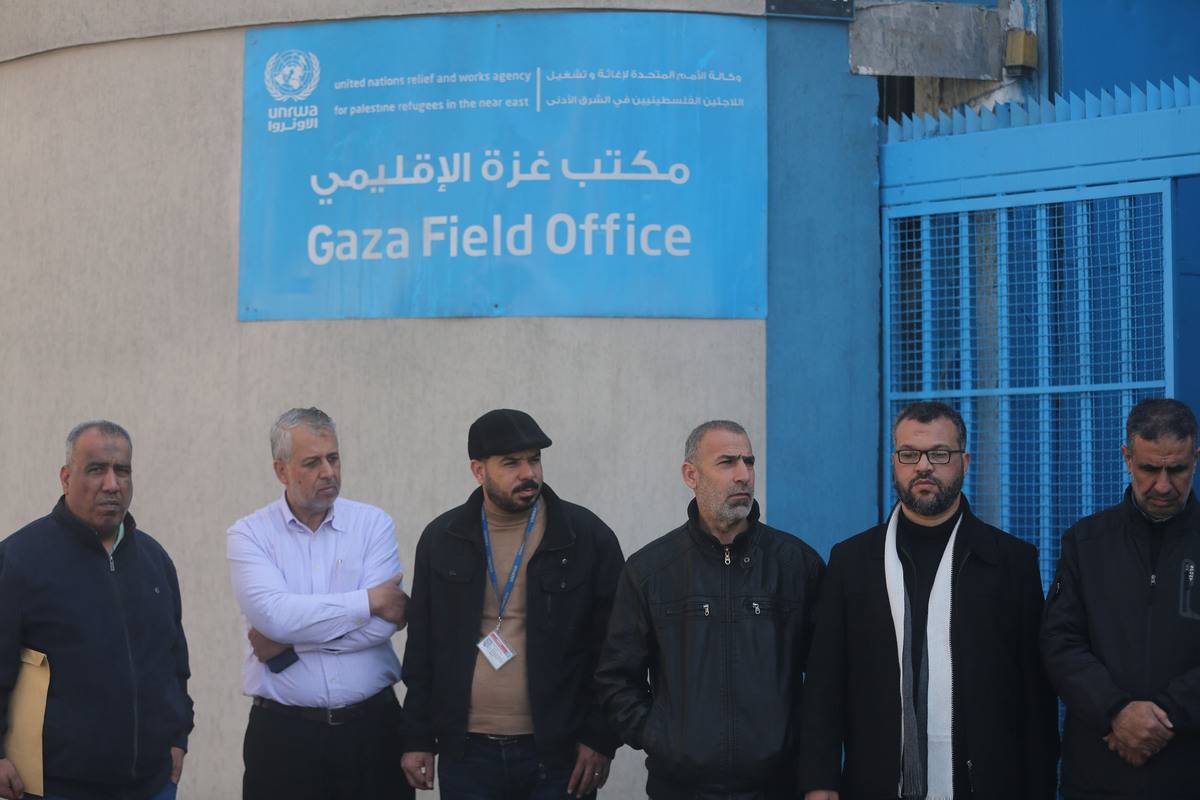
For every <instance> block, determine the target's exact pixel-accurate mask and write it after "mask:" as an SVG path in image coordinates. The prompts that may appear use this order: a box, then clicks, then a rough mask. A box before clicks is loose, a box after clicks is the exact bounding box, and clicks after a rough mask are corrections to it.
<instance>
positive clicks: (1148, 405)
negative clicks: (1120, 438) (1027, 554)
mask: <svg viewBox="0 0 1200 800" xmlns="http://www.w3.org/2000/svg"><path fill="white" fill-rule="evenodd" d="M1121 453H1122V455H1123V456H1124V458H1125V465H1126V467H1127V468H1128V470H1129V478H1130V481H1129V488H1127V489H1126V490H1125V497H1124V499H1123V500H1122V501H1121V502H1120V503H1118V504H1117V505H1115V506H1112V507H1111V508H1108V509H1106V510H1104V511H1101V512H1099V513H1097V514H1093V515H1091V516H1090V517H1087V518H1085V519H1082V520H1080V521H1079V522H1077V523H1076V524H1075V525H1074V526H1072V527H1071V529H1070V530H1068V531H1067V532H1066V533H1065V534H1064V535H1063V538H1062V556H1061V558H1060V559H1059V562H1058V572H1057V574H1056V575H1055V578H1054V583H1053V584H1052V585H1051V587H1050V596H1049V599H1048V600H1047V605H1046V617H1045V620H1044V621H1043V624H1042V655H1043V657H1044V658H1045V662H1046V669H1047V671H1048V672H1049V674H1050V678H1051V680H1052V681H1053V682H1054V686H1055V688H1056V689H1058V692H1059V694H1060V695H1061V696H1062V698H1063V702H1064V703H1065V704H1066V707H1067V719H1066V724H1065V727H1064V729H1063V769H1062V780H1063V787H1062V788H1063V795H1064V796H1065V797H1067V798H1068V799H1069V800H1086V798H1100V797H1103V798H1121V799H1122V800H1134V798H1138V800H1142V799H1143V798H1145V799H1146V800H1176V798H1186V797H1200V777H1198V776H1200V773H1198V772H1197V764H1198V763H1200V588H1198V587H1197V586H1196V583H1197V577H1198V576H1197V574H1196V572H1197V564H1200V505H1198V504H1197V502H1196V498H1195V493H1194V492H1192V476H1193V475H1194V474H1195V470H1196V457H1197V449H1196V417H1195V416H1194V415H1193V414H1192V411H1191V410H1190V409H1189V408H1188V407H1187V406H1186V405H1184V404H1183V403H1181V402H1179V401H1178V400H1163V399H1153V400H1143V401H1142V402H1140V403H1138V404H1137V405H1136V406H1134V408H1133V410H1132V411H1131V412H1130V413H1129V418H1128V419H1127V420H1126V424H1125V444H1124V445H1123V446H1122V448H1121Z"/></svg>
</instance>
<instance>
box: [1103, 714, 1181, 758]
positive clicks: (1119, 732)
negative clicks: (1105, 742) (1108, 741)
mask: <svg viewBox="0 0 1200 800" xmlns="http://www.w3.org/2000/svg"><path fill="white" fill-rule="evenodd" d="M1174 727H1175V726H1174V725H1172V724H1171V720H1170V719H1169V718H1168V717H1167V712H1165V711H1163V710H1162V709H1161V708H1159V706H1158V705H1156V704H1155V703H1152V702H1150V701H1149V700H1134V701H1133V702H1132V703H1130V704H1129V705H1127V706H1125V707H1124V708H1123V709H1121V713H1119V714H1117V716H1116V719H1114V720H1113V725H1112V733H1113V736H1115V737H1116V738H1117V740H1118V741H1119V742H1120V743H1121V744H1122V745H1124V746H1125V748H1126V749H1127V750H1136V751H1139V752H1143V753H1145V754H1146V755H1147V757H1149V756H1152V755H1154V754H1156V753H1157V752H1158V751H1159V750H1162V749H1163V748H1164V747H1166V746H1167V742H1169V741H1171V739H1172V738H1174V736H1175V733H1174V731H1173V730H1172V728H1174Z"/></svg>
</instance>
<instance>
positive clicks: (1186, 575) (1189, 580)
mask: <svg viewBox="0 0 1200 800" xmlns="http://www.w3.org/2000/svg"><path fill="white" fill-rule="evenodd" d="M1180 582H1181V584H1182V585H1181V586H1180V588H1179V616H1181V617H1183V618H1184V619H1200V614H1197V613H1196V612H1195V611H1193V610H1192V590H1193V589H1194V588H1195V587H1196V562H1195V561H1193V560H1192V559H1190V558H1185V559H1184V560H1183V571H1182V574H1181V575H1180Z"/></svg>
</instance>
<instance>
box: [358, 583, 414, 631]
mask: <svg viewBox="0 0 1200 800" xmlns="http://www.w3.org/2000/svg"><path fill="white" fill-rule="evenodd" d="M403 582H404V573H403V572H402V573H400V574H399V575H394V576H393V577H391V578H388V579H387V580H386V581H384V582H383V583H381V584H379V585H378V586H372V587H371V588H370V589H367V603H368V604H369V605H370V607H371V616H373V617H379V618H380V619H386V620H387V621H388V622H390V623H392V624H393V625H395V626H396V627H397V628H403V627H404V626H405V624H406V623H407V622H408V620H406V619H405V618H404V612H405V609H407V608H408V595H406V594H405V593H404V592H403V590H401V589H400V584H402V583H403Z"/></svg>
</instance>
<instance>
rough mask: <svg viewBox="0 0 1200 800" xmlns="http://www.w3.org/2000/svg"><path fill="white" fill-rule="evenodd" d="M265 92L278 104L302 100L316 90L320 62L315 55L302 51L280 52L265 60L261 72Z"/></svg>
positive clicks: (319, 75)
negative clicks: (265, 66)
mask: <svg viewBox="0 0 1200 800" xmlns="http://www.w3.org/2000/svg"><path fill="white" fill-rule="evenodd" d="M263 80H264V81H266V84H267V91H268V92H270V93H271V97H274V98H275V99H276V100H278V101H279V102H283V101H284V100H303V99H305V98H306V97H308V96H309V95H310V94H312V93H313V89H316V88H317V81H319V80H321V62H320V61H318V60H317V56H316V54H315V53H306V52H305V51H303V50H282V51H280V52H278V53H276V54H275V55H273V56H271V58H270V59H268V60H267V68H266V69H265V70H264V71H263Z"/></svg>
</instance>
